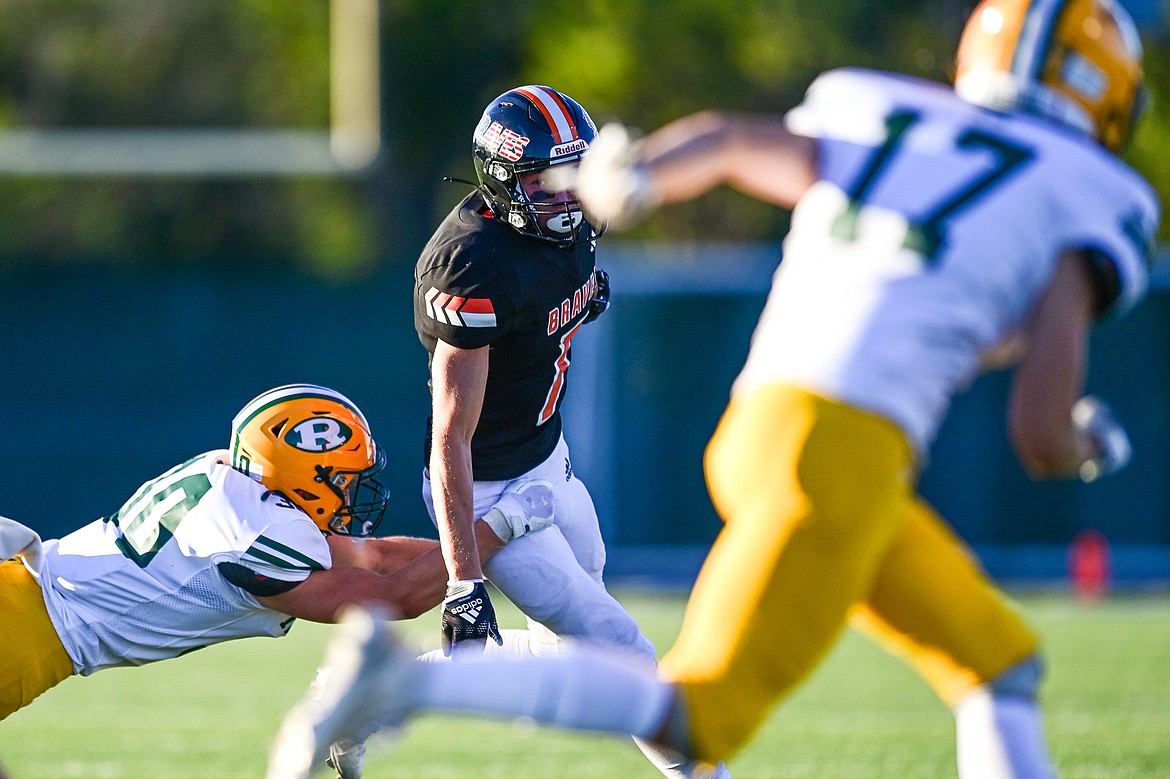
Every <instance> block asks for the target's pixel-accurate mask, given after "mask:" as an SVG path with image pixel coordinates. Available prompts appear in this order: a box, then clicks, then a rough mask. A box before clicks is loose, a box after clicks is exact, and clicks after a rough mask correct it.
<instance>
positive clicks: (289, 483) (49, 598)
mask: <svg viewBox="0 0 1170 779" xmlns="http://www.w3.org/2000/svg"><path fill="white" fill-rule="evenodd" d="M384 462H385V457H384V455H383V453H382V451H381V450H380V449H379V448H378V446H377V445H376V444H375V442H374V439H373V437H372V436H371V434H370V429H369V425H368V424H367V422H366V418H365V416H364V415H363V414H362V412H361V411H360V410H359V409H358V408H357V406H355V405H354V404H353V403H352V402H350V401H349V400H348V399H346V398H345V397H344V396H343V395H341V394H340V393H338V392H335V391H333V390H330V389H326V388H325V387H319V386H315V385H309V384H294V385H288V386H284V387H278V388H276V389H273V390H269V391H268V392H265V393H263V394H262V395H260V396H258V397H256V398H255V399H253V400H252V401H251V402H250V403H248V405H247V406H245V407H244V409H243V410H242V411H240V413H239V414H238V415H237V416H236V418H235V420H234V421H233V422H232V436H231V447H230V449H227V450H216V451H211V452H207V453H205V454H201V455H198V456H196V457H193V458H192V459H190V460H188V461H187V462H185V463H183V464H182V465H178V466H176V467H174V468H172V469H171V470H169V471H167V472H166V473H164V474H163V475H161V476H159V477H158V478H156V479H152V480H151V481H148V482H146V483H145V484H143V485H142V486H141V487H140V488H139V489H138V491H137V492H135V493H134V495H133V496H132V497H131V498H130V499H129V500H128V501H126V503H125V505H123V506H122V508H121V509H119V510H118V511H117V512H115V513H114V514H111V515H110V516H107V517H103V518H101V519H99V520H96V521H94V522H91V523H90V524H88V525H86V526H84V527H82V528H80V529H79V530H76V531H74V532H72V533H70V534H68V535H66V536H65V537H64V538H61V539H53V540H48V541H44V542H43V543H42V541H41V539H40V538H39V537H38V536H37V534H36V533H34V532H33V531H32V530H30V529H29V528H26V527H24V526H23V525H20V524H18V523H16V522H13V521H12V520H10V519H5V518H3V517H0V559H3V560H6V562H0V622H2V623H3V624H4V625H5V629H4V630H2V631H0V719H4V718H5V717H7V716H8V715H9V714H11V713H12V712H14V711H16V710H17V709H19V708H21V707H23V706H26V705H27V704H29V703H30V702H31V701H32V700H33V699H34V698H36V697H37V696H38V695H40V694H41V693H43V692H44V691H46V690H48V689H49V688H50V687H53V686H54V685H56V684H58V683H59V682H61V681H63V680H64V679H66V678H67V677H69V676H72V675H74V674H78V675H82V676H88V675H89V674H92V673H95V672H97V671H100V670H102V669H105V668H113V667H116V666H126V665H143V664H145V663H150V662H154V661H156V660H166V659H168V658H172V657H178V656H179V655H181V654H185V653H186V652H190V651H192V650H195V649H199V648H201V647H205V646H209V645H212V644H217V643H220V642H223V641H228V640H230V639H235V638H245V637H248V636H274V637H279V636H283V635H285V634H286V633H287V632H288V631H289V629H290V628H291V626H292V623H293V620H294V618H301V619H308V620H312V621H315V622H333V621H335V620H336V618H337V616H338V614H339V612H340V611H341V610H342V609H343V608H344V607H345V606H349V605H353V604H367V605H377V606H381V607H383V608H389V609H393V610H394V613H395V614H397V615H398V616H401V617H412V616H417V615H419V614H422V613H423V612H425V611H427V610H429V609H432V608H434V607H435V606H437V605H438V604H439V602H440V601H441V600H442V597H443V592H444V589H445V583H446V576H445V571H444V567H443V558H442V554H441V552H440V550H439V547H438V543H437V542H436V541H432V540H428V539H422V538H406V537H390V538H364V537H363V536H368V535H370V534H371V533H373V532H374V530H375V529H376V527H377V525H378V522H379V521H380V520H381V519H382V515H383V514H384V513H385V511H386V503H387V494H386V490H385V488H384V487H383V486H382V485H381V484H380V483H379V482H378V481H377V474H378V472H379V471H380V470H381V469H382V466H383V464H384ZM551 522H552V510H551V500H550V499H549V492H548V487H547V485H543V484H540V483H536V482H528V483H519V484H516V485H515V487H514V490H513V491H512V492H509V493H506V494H504V495H502V496H501V497H500V500H499V501H498V502H497V503H496V505H495V506H494V507H492V508H491V509H490V510H489V511H487V512H486V515H485V516H484V521H482V522H477V523H476V527H475V537H476V541H477V543H478V544H479V550H480V554H482V555H484V556H485V557H490V556H491V555H492V554H494V553H495V552H497V551H499V550H500V549H501V548H503V546H504V543H505V542H506V541H507V540H509V539H511V538H514V537H518V536H521V535H524V534H525V533H527V532H531V531H534V530H539V529H541V528H543V527H545V526H547V525H548V524H550V523H551ZM359 772H360V769H359Z"/></svg>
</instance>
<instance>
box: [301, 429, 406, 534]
mask: <svg viewBox="0 0 1170 779" xmlns="http://www.w3.org/2000/svg"><path fill="white" fill-rule="evenodd" d="M385 467H386V454H385V453H384V452H383V451H382V450H381V449H378V450H377V454H376V459H375V461H374V464H373V465H371V466H370V467H369V468H366V469H365V470H363V471H357V472H352V471H335V470H333V468H331V467H330V466H321V465H318V466H317V478H318V479H319V480H320V481H321V483H322V484H324V485H325V486H326V487H328V488H329V490H330V491H331V492H333V494H334V495H336V496H337V497H338V498H340V500H341V508H339V509H338V510H337V511H336V513H334V514H333V517H332V518H331V519H330V520H329V522H328V525H329V530H330V531H332V532H334V533H338V534H339V535H343V536H372V535H373V534H374V532H375V531H376V530H377V529H378V525H380V524H381V523H382V518H383V517H384V516H385V515H386V506H387V504H388V503H389V502H390V491H389V490H388V489H387V488H386V487H385V486H384V485H383V484H382V483H381V482H380V481H378V479H377V478H376V477H377V475H378V474H379V473H380V472H381V471H382V469H383V468H385Z"/></svg>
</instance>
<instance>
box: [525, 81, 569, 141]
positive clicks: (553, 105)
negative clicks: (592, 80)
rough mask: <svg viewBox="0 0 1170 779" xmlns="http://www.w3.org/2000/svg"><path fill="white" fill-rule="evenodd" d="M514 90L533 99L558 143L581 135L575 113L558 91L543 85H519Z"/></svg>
mask: <svg viewBox="0 0 1170 779" xmlns="http://www.w3.org/2000/svg"><path fill="white" fill-rule="evenodd" d="M513 91H515V92H519V93H520V94H522V95H524V97H526V98H528V99H529V100H531V101H532V104H533V105H535V106H536V108H537V110H539V111H540V113H541V114H543V115H544V120H545V121H546V122H548V126H549V129H550V130H552V134H553V139H554V140H555V142H556V143H568V142H569V141H574V140H576V139H577V138H578V137H580V136H578V135H577V123H576V122H575V121H573V115H572V114H571V113H569V108H568V106H566V105H565V102H564V101H563V100H561V96H560V95H559V94H558V93H556V92H554V91H553V90H551V89H549V88H548V87H541V86H527V87H517V88H516V89H515V90H513Z"/></svg>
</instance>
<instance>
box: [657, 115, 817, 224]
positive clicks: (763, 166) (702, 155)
mask: <svg viewBox="0 0 1170 779" xmlns="http://www.w3.org/2000/svg"><path fill="white" fill-rule="evenodd" d="M638 157H639V158H640V160H641V162H642V163H643V164H644V165H645V166H646V168H647V171H648V172H649V174H650V179H651V187H652V188H653V189H654V190H655V191H656V192H657V193H658V196H659V197H660V199H661V200H662V202H666V203H669V202H674V201H679V200H689V199H691V198H693V197H695V196H697V195H699V194H702V193H703V192H706V191H707V190H709V189H712V188H714V187H716V186H718V185H720V184H729V185H731V186H733V187H735V188H736V189H739V190H741V191H743V192H745V193H746V194H749V195H752V196H753V197H756V198H759V199H761V200H765V201H767V202H770V203H774V204H776V205H778V206H781V207H784V208H792V207H793V206H794V205H795V204H796V201H797V200H798V199H799V198H800V196H801V195H803V194H804V192H805V190H807V189H808V188H809V187H810V186H812V184H813V183H814V182H815V181H816V143H815V142H814V141H813V139H811V138H809V137H807V136H803V135H797V134H795V133H793V132H791V131H790V130H788V128H787V127H786V126H785V123H784V119H783V117H779V116H750V115H736V114H725V113H718V112H714V111H704V112H701V113H697V114H692V115H690V116H687V117H683V118H682V119H679V120H677V121H675V122H672V123H671V124H668V125H666V126H665V127H663V128H662V129H660V130H658V131H656V132H654V133H652V134H651V135H649V136H647V137H646V138H645V139H644V140H643V141H642V142H641V143H640V144H639V147H638Z"/></svg>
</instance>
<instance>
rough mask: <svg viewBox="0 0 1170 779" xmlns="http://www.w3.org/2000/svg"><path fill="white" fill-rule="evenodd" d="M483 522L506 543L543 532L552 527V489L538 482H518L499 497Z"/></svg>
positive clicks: (545, 483) (542, 482) (543, 482)
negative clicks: (528, 534)
mask: <svg viewBox="0 0 1170 779" xmlns="http://www.w3.org/2000/svg"><path fill="white" fill-rule="evenodd" d="M483 521H484V522H486V523H488V526H489V527H491V529H492V530H493V531H494V532H495V534H496V535H497V536H499V537H500V538H502V539H503V540H505V541H511V540H512V539H514V538H519V537H520V536H522V535H525V534H527V533H535V532H536V531H537V530H544V529H545V528H546V527H548V526H549V525H551V524H552V523H553V501H552V485H551V484H549V483H548V482H547V481H538V480H533V481H522V482H518V483H517V484H516V485H515V486H514V487H512V488H511V489H509V490H508V491H507V492H505V493H504V494H503V495H501V496H500V499H499V500H498V501H496V505H494V506H492V507H491V508H490V509H489V510H488V513H487V514H485V515H484V516H483Z"/></svg>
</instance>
